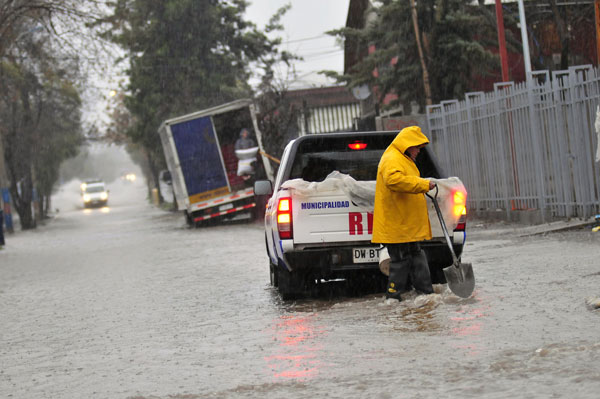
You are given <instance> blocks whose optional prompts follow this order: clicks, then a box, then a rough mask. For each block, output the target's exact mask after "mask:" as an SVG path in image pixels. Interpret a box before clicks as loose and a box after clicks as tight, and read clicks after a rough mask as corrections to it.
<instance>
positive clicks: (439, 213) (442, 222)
mask: <svg viewBox="0 0 600 399" xmlns="http://www.w3.org/2000/svg"><path fill="white" fill-rule="evenodd" d="M438 191H439V190H438V186H437V184H436V185H435V194H434V195H433V196H431V195H429V193H428V192H427V193H425V195H426V196H428V197H429V198H430V199H431V202H433V206H434V207H435V213H437V216H438V219H439V220H440V225H441V226H442V231H443V232H444V237H445V238H446V243H447V244H448V248H449V249H450V253H451V254H452V261H453V264H454V265H458V258H457V257H456V253H455V252H454V247H453V246H452V240H450V235H449V234H448V229H447V228H446V222H445V221H444V216H443V215H442V211H441V210H440V205H439V204H438V201H437V196H438Z"/></svg>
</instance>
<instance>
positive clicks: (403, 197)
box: [371, 126, 431, 244]
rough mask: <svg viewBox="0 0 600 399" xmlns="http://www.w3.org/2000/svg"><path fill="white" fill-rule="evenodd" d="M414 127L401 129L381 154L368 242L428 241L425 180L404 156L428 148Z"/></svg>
mask: <svg viewBox="0 0 600 399" xmlns="http://www.w3.org/2000/svg"><path fill="white" fill-rule="evenodd" d="M428 143H429V140H428V139H427V137H426V136H425V135H424V134H423V132H421V128H419V127H418V126H410V127H407V128H404V129H402V130H401V131H400V133H398V135H397V136H396V138H395V139H394V141H392V144H390V145H389V147H388V148H387V149H386V150H385V152H384V153H383V155H382V156H381V160H380V161H379V167H378V168H377V183H376V186H375V210H374V212H373V238H372V240H371V241H372V242H374V243H379V244H399V243H405V242H414V241H422V240H430V239H431V226H430V225H429V215H428V213H427V202H426V200H425V195H424V193H426V192H427V191H429V180H427V179H422V178H421V177H420V176H421V174H420V173H419V169H417V165H416V164H415V163H414V162H413V160H412V159H411V158H410V157H409V156H408V155H405V154H404V152H405V151H406V149H407V148H409V147H414V146H419V145H422V144H428Z"/></svg>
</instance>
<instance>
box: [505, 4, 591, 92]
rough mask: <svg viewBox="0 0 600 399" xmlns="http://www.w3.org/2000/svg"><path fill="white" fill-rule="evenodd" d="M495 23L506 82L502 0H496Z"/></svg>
mask: <svg viewBox="0 0 600 399" xmlns="http://www.w3.org/2000/svg"><path fill="white" fill-rule="evenodd" d="M596 1H600V0H596ZM496 25H497V27H498V51H499V52H500V64H501V65H502V81H503V82H508V79H509V77H508V55H507V54H506V38H505V36H504V16H503V14H502V0H496Z"/></svg>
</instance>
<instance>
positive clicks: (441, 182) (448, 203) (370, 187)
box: [281, 170, 466, 237]
mask: <svg viewBox="0 0 600 399" xmlns="http://www.w3.org/2000/svg"><path fill="white" fill-rule="evenodd" d="M427 179H429V180H431V181H433V182H434V183H436V184H437V185H438V187H439V193H438V203H439V205H440V209H441V210H442V214H443V215H444V220H445V221H446V227H447V228H448V232H449V233H450V234H452V230H454V229H455V228H456V226H457V224H458V219H459V217H460V215H458V216H457V215H454V212H453V208H454V202H453V198H452V196H453V195H454V192H455V191H462V192H463V193H466V189H465V186H464V185H463V183H462V182H461V181H460V179H459V178H458V177H449V178H447V179H434V178H427ZM281 188H285V189H288V190H291V191H292V194H293V195H296V196H299V197H310V196H311V195H314V194H317V193H326V192H332V191H333V192H339V191H343V192H344V193H345V194H346V195H347V196H348V198H349V199H350V200H351V201H352V203H353V204H354V205H356V206H357V207H359V208H361V209H362V210H363V211H364V212H373V206H374V203H375V181H374V180H369V181H356V180H354V178H352V177H351V176H349V175H346V174H343V173H340V172H338V171H337V170H336V171H333V172H331V173H330V174H329V175H327V177H326V178H325V180H323V181H322V182H307V181H306V180H303V179H293V180H288V181H286V182H285V183H283V184H282V185H281ZM434 192H435V189H434V190H432V191H430V195H433V193H434ZM465 197H466V194H465ZM427 205H428V211H429V223H430V224H431V230H432V233H433V235H434V237H441V236H442V229H441V227H440V222H439V219H438V217H437V214H436V212H435V208H434V206H433V203H432V202H431V200H430V199H429V198H427Z"/></svg>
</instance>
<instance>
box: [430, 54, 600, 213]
mask: <svg viewBox="0 0 600 399" xmlns="http://www.w3.org/2000/svg"><path fill="white" fill-rule="evenodd" d="M599 103H600V72H599V70H598V69H597V68H593V67H592V66H591V65H585V66H578V67H572V68H569V70H567V71H555V72H552V73H550V72H548V71H537V72H534V73H533V74H532V76H531V80H530V84H527V83H525V82H524V83H520V84H514V83H512V82H509V83H498V84H496V85H495V87H494V91H493V92H490V93H483V92H476V93H468V94H466V96H465V100H463V101H457V100H454V101H443V102H442V103H440V104H437V105H432V106H428V107H427V122H428V129H429V135H430V139H431V143H432V146H433V147H434V148H433V149H434V151H435V153H436V154H437V155H438V157H439V159H440V163H441V164H442V166H443V167H444V169H445V170H446V171H447V173H448V175H451V176H459V177H460V178H461V179H462V180H463V182H464V183H465V186H466V188H467V190H468V193H469V195H468V207H469V209H470V210H471V211H475V212H478V211H481V210H485V211H489V210H498V209H501V210H504V211H506V215H507V217H509V218H510V216H511V212H514V211H521V210H538V211H539V212H540V213H541V216H542V219H543V220H546V221H548V220H551V219H554V218H565V217H566V218H570V217H580V218H584V219H586V218H588V217H590V216H593V215H595V214H596V213H598V212H600V163H599V162H596V159H595V154H596V150H597V146H598V133H597V132H596V130H595V127H594V122H595V120H596V114H597V109H598V104H599Z"/></svg>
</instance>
